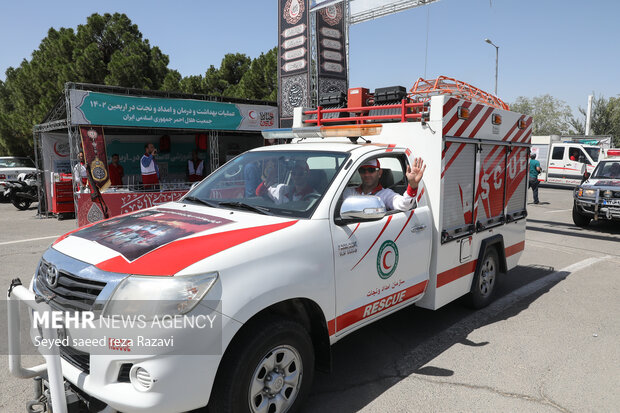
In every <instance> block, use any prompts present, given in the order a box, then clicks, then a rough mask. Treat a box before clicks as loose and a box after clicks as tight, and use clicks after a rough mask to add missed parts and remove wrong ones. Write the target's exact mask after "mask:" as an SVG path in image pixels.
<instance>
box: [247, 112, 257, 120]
mask: <svg viewBox="0 0 620 413" xmlns="http://www.w3.org/2000/svg"><path fill="white" fill-rule="evenodd" d="M248 116H249V118H250V119H252V120H254V119H256V112H255V111H253V110H251V111H249V112H248Z"/></svg>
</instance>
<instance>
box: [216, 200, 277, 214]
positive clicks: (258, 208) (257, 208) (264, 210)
mask: <svg viewBox="0 0 620 413" xmlns="http://www.w3.org/2000/svg"><path fill="white" fill-rule="evenodd" d="M219 205H222V206H229V207H234V208H240V209H246V210H248V211H253V212H258V213H259V214H263V215H273V214H272V213H271V212H270V211H269V208H265V207H261V206H257V205H250V204H246V203H245V202H239V201H234V202H220V203H219Z"/></svg>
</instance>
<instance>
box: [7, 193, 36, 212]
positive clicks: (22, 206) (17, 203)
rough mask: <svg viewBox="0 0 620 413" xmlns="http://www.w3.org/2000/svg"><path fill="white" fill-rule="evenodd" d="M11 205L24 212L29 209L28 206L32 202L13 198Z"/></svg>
mask: <svg viewBox="0 0 620 413" xmlns="http://www.w3.org/2000/svg"><path fill="white" fill-rule="evenodd" d="M11 203H12V204H13V206H14V207H15V208H17V209H19V210H20V211H25V210H27V209H28V208H30V204H32V201H31V200H29V199H25V198H18V197H16V196H14V197H13V198H11Z"/></svg>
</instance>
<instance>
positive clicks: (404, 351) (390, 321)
mask: <svg viewBox="0 0 620 413" xmlns="http://www.w3.org/2000/svg"><path fill="white" fill-rule="evenodd" d="M553 272H554V269H553V268H549V267H540V266H527V267H525V266H517V267H516V268H514V269H513V270H512V271H510V272H509V273H508V274H506V275H505V276H504V277H503V279H502V280H501V284H500V285H499V289H498V294H497V299H499V298H501V297H503V296H505V295H507V294H509V293H511V292H513V291H515V290H517V289H518V288H520V287H522V286H525V285H527V284H529V283H532V282H535V281H537V280H539V279H541V278H543V277H545V276H546V275H549V274H551V273H553ZM566 275H568V273H567V274H566ZM566 275H565V276H564V277H561V278H555V280H554V281H553V282H550V283H549V284H548V285H547V286H546V287H545V288H542V289H539V290H537V291H536V292H534V293H532V294H531V295H529V296H527V297H525V298H523V299H521V300H519V301H518V302H516V303H514V304H512V305H511V306H509V307H508V308H506V309H504V310H503V311H502V312H501V313H498V314H491V315H489V316H487V317H476V316H474V317H471V318H469V319H468V320H467V322H463V321H464V319H465V318H467V317H469V316H470V315H472V314H475V313H476V311H475V310H472V309H469V308H467V307H465V306H464V304H463V303H462V302H459V301H458V300H457V301H455V302H453V303H450V304H448V305H446V306H444V307H442V308H441V309H439V310H437V311H430V310H425V309H422V308H418V307H415V306H413V307H408V308H406V309H403V310H401V311H399V312H397V313H395V314H393V315H391V316H388V317H386V318H384V319H382V320H380V321H378V322H376V323H374V324H371V325H369V326H367V327H365V328H363V329H361V330H359V331H357V332H355V333H352V334H351V335H349V336H347V337H345V338H344V339H343V340H341V341H340V342H338V343H337V344H335V345H334V346H333V348H332V354H333V366H332V367H333V368H332V372H331V373H322V372H317V374H316V375H315V378H314V385H313V388H312V392H311V394H310V397H309V399H308V401H307V402H306V406H305V408H304V409H303V412H305V413H310V412H319V411H321V412H323V411H330V410H332V409H333V408H334V407H335V406H330V405H327V404H326V403H327V400H328V399H330V398H331V397H330V396H332V397H333V396H336V397H337V395H338V394H339V393H341V392H344V391H347V390H349V389H353V388H355V387H359V386H365V387H364V391H363V392H356V393H355V394H356V397H355V398H347V399H348V401H347V402H346V403H343V400H342V399H341V400H339V403H338V406H337V409H338V411H339V413H348V412H356V411H358V410H360V409H362V408H363V407H365V406H367V405H368V404H369V403H371V402H372V401H373V400H374V399H375V398H377V397H378V396H380V395H381V394H382V393H384V392H385V391H387V390H388V389H389V388H390V387H392V386H393V385H395V384H396V383H398V382H399V381H400V380H402V379H404V378H406V377H407V376H410V375H412V374H417V375H425V376H435V377H449V376H452V375H453V374H454V372H453V371H451V370H447V369H442V368H438V367H432V366H426V364H427V363H429V362H430V361H431V360H433V359H435V358H436V357H437V356H439V355H440V354H441V353H443V352H444V351H446V350H447V349H449V348H450V347H451V346H453V345H454V344H457V343H460V344H464V345H469V346H484V345H487V344H488V343H486V342H481V343H475V342H472V341H470V340H469V339H468V338H467V337H468V335H469V334H470V333H471V332H472V331H474V330H476V329H478V328H480V327H483V326H485V325H488V324H492V323H495V322H497V321H501V320H506V319H509V318H511V317H514V316H516V315H518V314H519V313H520V312H521V311H523V310H525V309H527V308H528V307H529V305H530V304H531V303H533V302H534V301H536V300H537V299H538V298H539V297H540V296H542V295H544V294H545V293H547V292H548V291H549V290H550V289H551V288H552V287H553V286H554V285H556V284H557V283H558V282H559V281H561V280H562V279H564V278H565V277H566ZM479 311H483V310H479ZM472 320H473V321H472ZM454 327H456V328H454ZM447 330H450V331H449V332H448V334H442V333H445V332H446V331H447ZM370 384H371V385H370ZM360 394H361V395H362V396H361V397H357V396H359V395H360Z"/></svg>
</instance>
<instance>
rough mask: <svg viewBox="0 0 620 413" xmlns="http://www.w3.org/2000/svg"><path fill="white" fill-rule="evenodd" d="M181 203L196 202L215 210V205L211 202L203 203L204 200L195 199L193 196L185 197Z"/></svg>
mask: <svg viewBox="0 0 620 413" xmlns="http://www.w3.org/2000/svg"><path fill="white" fill-rule="evenodd" d="M183 201H192V202H198V203H199V204H203V205H206V206H209V207H211V208H217V204H215V203H213V202H209V201H205V200H204V199H200V198H198V197H195V196H186V197H185V198H183Z"/></svg>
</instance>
